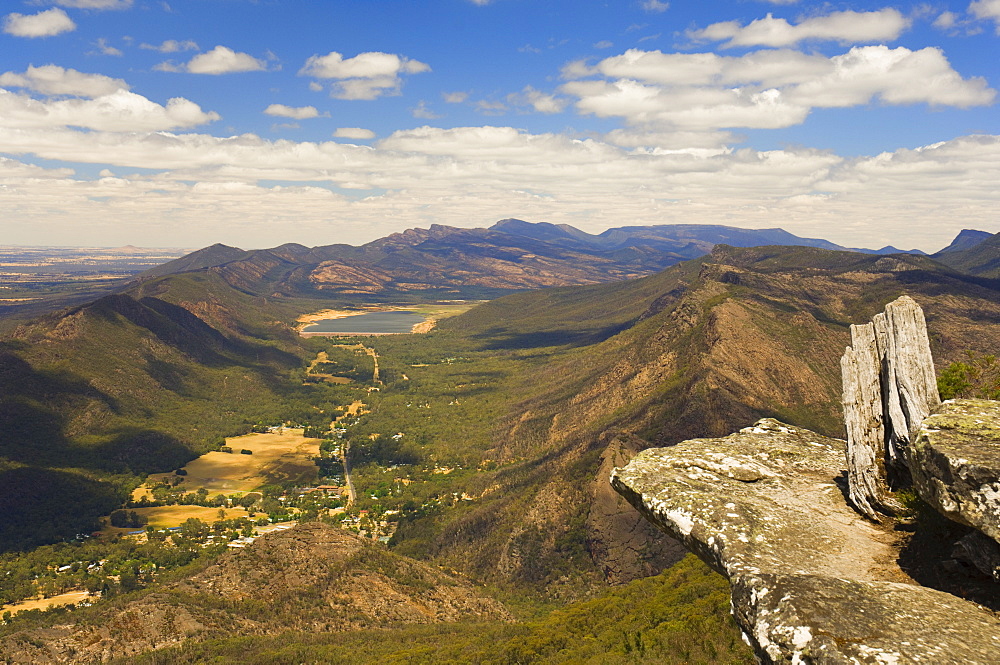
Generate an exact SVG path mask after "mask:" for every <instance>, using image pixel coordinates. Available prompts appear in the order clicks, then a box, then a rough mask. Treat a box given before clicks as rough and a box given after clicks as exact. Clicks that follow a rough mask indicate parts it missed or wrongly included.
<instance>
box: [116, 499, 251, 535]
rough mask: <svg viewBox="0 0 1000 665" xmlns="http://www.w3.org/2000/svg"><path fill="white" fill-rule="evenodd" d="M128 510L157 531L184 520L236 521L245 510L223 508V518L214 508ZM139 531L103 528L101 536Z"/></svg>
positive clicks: (164, 507) (209, 522) (180, 507)
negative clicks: (143, 519)
mask: <svg viewBox="0 0 1000 665" xmlns="http://www.w3.org/2000/svg"><path fill="white" fill-rule="evenodd" d="M129 510H132V511H135V512H136V513H138V514H139V515H141V516H142V517H145V518H146V519H147V520H149V522H148V523H149V525H150V526H153V527H156V528H158V529H169V528H171V527H175V526H180V525H181V524H183V523H184V520H186V519H190V518H192V517H193V518H196V519H199V520H201V521H202V522H205V523H207V524H212V523H214V522H218V521H219V520H220V519H227V520H231V519H236V518H238V517H246V515H247V513H246V510H243V509H242V508H223V509H222V510H225V511H226V516H225V517H223V518H220V517H219V510H220V509H219V508H216V507H214V506H185V505H172V506H155V507H151V508H130V509H129ZM140 530H141V529H136V528H131V527H130V528H118V527H113V526H109V527H105V528H104V529H102V531H101V533H103V534H116V533H117V534H121V533H130V532H132V531H140Z"/></svg>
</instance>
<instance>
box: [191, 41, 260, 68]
mask: <svg viewBox="0 0 1000 665" xmlns="http://www.w3.org/2000/svg"><path fill="white" fill-rule="evenodd" d="M184 69H185V70H186V71H187V72H189V73H191V74H232V73H235V72H262V71H265V70H266V69H267V64H266V63H265V62H264V61H263V60H259V59H258V58H255V57H253V56H252V55H250V54H248V53H239V52H237V51H234V50H232V49H231V48H227V47H225V46H216V47H215V48H214V49H212V50H211V51H207V52H206V53H199V54H198V55H196V56H194V57H193V58H191V60H190V61H189V62H188V63H187V65H185V67H184Z"/></svg>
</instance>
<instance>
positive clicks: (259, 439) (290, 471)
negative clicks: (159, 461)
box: [133, 428, 320, 499]
mask: <svg viewBox="0 0 1000 665" xmlns="http://www.w3.org/2000/svg"><path fill="white" fill-rule="evenodd" d="M319 444H320V440H319V439H307V438H306V437H305V436H303V430H302V429H291V428H285V429H282V430H280V431H278V432H269V433H266V434H257V433H255V434H246V435H244V436H237V437H230V438H227V439H226V445H227V446H229V447H230V448H231V449H232V451H233V452H231V453H227V452H219V451H213V452H210V453H206V454H204V455H202V456H201V457H199V458H197V459H195V460H193V461H192V462H190V463H188V464H187V465H186V466H185V467H184V468H183V470H182V471H183V472H184V474H185V475H182V476H178V475H176V474H173V473H165V474H164V473H160V474H153V475H151V476H149V478H148V480H147V483H146V487H142V488H139V489H138V490H136V493H134V494H133V498H134V499H138V498H139V497H140V496H143V495H148V492H149V490H148V488H149V487H151V486H153V485H155V484H156V483H158V482H164V481H166V482H168V483H172V482H173V481H175V480H176V479H177V478H180V479H181V485H180V488H182V489H184V491H186V492H196V491H198V490H200V489H205V490H207V491H208V493H209V494H233V493H239V492H250V491H252V490H255V489H257V488H258V487H261V486H262V485H268V484H282V483H311V482H315V481H316V472H317V468H316V464H315V463H314V462H313V458H314V457H316V456H317V455H319ZM243 450H249V451H250V453H251V454H241V451H243Z"/></svg>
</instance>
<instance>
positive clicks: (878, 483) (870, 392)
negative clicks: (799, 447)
mask: <svg viewBox="0 0 1000 665" xmlns="http://www.w3.org/2000/svg"><path fill="white" fill-rule="evenodd" d="M840 363H841V375H842V379H843V386H844V392H843V399H844V422H845V425H846V426H847V476H848V488H849V490H848V496H849V498H850V501H851V503H852V504H853V505H854V506H855V507H856V508H857V509H858V511H860V512H861V514H863V515H865V516H866V517H868V518H870V519H873V520H878V519H880V514H893V513H894V512H895V510H896V509H897V508H898V505H896V504H895V502H894V501H893V500H892V499H891V497H890V495H889V489H890V488H898V487H901V486H905V485H906V484H908V483H909V475H910V472H909V467H908V465H907V460H906V449H907V447H908V446H909V445H910V442H911V441H912V439H913V435H914V434H915V432H916V430H917V428H918V427H919V426H920V423H921V421H922V420H923V419H924V418H926V417H927V415H928V414H929V413H930V412H931V410H932V409H933V408H934V407H935V406H937V404H939V403H940V399H939V398H938V392H937V383H936V380H935V376H934V360H933V358H932V357H931V349H930V342H929V340H928V337H927V325H926V323H925V322H924V313H923V310H921V309H920V306H919V305H918V304H917V303H916V302H915V301H914V300H913V299H912V298H910V297H909V296H901V297H900V298H898V299H897V300H895V301H893V302H891V303H889V304H888V305H887V306H886V308H885V312H884V313H882V314H877V315H875V317H874V318H873V319H872V322H871V323H866V324H864V325H854V326H851V346H850V347H848V348H847V350H846V351H845V353H844V356H843V358H841V361H840Z"/></svg>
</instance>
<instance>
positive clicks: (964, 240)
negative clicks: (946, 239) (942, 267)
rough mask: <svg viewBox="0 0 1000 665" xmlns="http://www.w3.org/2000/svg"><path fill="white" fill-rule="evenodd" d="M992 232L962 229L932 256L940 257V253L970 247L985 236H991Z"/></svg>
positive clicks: (985, 237)
mask: <svg viewBox="0 0 1000 665" xmlns="http://www.w3.org/2000/svg"><path fill="white" fill-rule="evenodd" d="M992 236H993V234H992V233H988V232H986V231H977V230H975V229H963V230H961V231H960V232H959V234H958V235H957V236H955V239H954V240H952V241H951V243H950V244H949V245H948V246H947V247H945V248H944V249H941V250H938V251H937V252H935V253H934V254H933V255H932V256H934V257H935V258H940V256H941V255H942V254H945V253H947V252H956V251H959V250H962V249H971V248H972V247H974V246H976V245H978V244H979V243H981V242H982V241H984V240H986V239H987V238H990V237H992Z"/></svg>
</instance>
